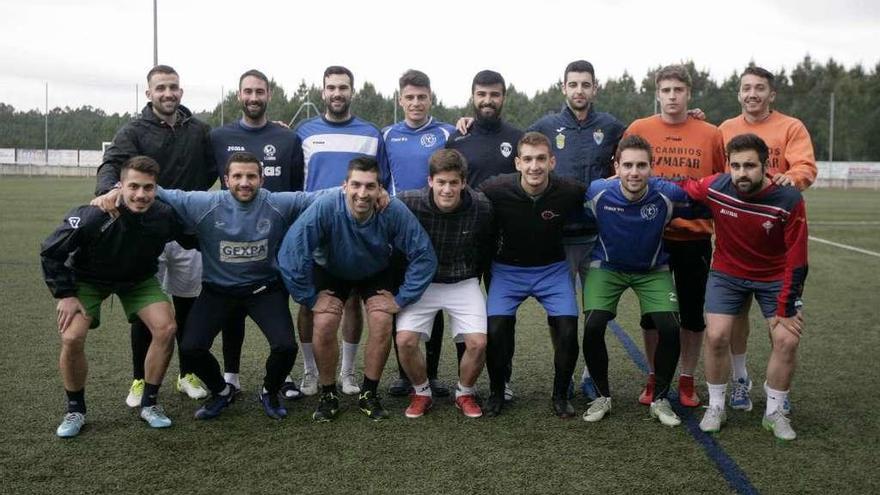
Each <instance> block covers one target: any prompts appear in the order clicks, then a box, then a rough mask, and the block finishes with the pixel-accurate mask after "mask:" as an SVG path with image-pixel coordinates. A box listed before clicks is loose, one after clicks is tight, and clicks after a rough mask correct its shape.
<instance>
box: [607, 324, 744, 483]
mask: <svg viewBox="0 0 880 495" xmlns="http://www.w3.org/2000/svg"><path fill="white" fill-rule="evenodd" d="M608 327H609V328H611V331H613V332H614V335H615V336H616V337H617V340H619V341H620V343H621V344H623V348H624V349H625V350H626V353H627V354H629V357H630V359H632V360H633V362H634V363H636V366H638V367H639V369H641V370H642V372H644V373H646V374H647V373H648V362H647V360H645V355H644V354H642V351H641V350H640V349H639V347H638V346H637V345H636V343H635V342H633V340H632V339H631V338H629V335H627V333H626V332H625V331H624V330H623V328H621V326H620V325H619V324H618V323H617V321H616V320H612V321H611V322H609V323H608ZM669 398H670V399H672V400H670V403H671V404H672V407H673V409H675V412H676V414H678V415H679V417H681V419H682V420H683V421H684V424H685V428H687V431H688V433H690V434H691V436H692V437H694V440H696V441H697V443H699V444H700V446H702V447H703V450H705V451H706V455H707V456H708V457H709V459H711V460H712V462H714V463H715V466H717V467H718V470H719V471H720V472H721V475H722V476H724V479H725V480H727V484H728V485H730V487H731V488H733V490H735V491H736V493H742V494H757V493H759V492H758V489H757V488H755V487H754V485H752V482H751V481H749V478H748V476H746V473H745V472H743V470H742V469H740V467H739V466H737V464H736V462H735V461H734V460H733V459H731V458H730V456H729V455H727V452H725V451H724V449H723V448H722V447H721V446H720V445H718V442H716V441H715V439H714V438H712V436H710V435H707V434H705V433H703V431H702V430H700V422H699V420H698V419H697V417H696V416H695V415H694V414H693V413H692V412H691V409H690V408H687V407H682V406H681V404H679V403H678V396H677V394H676V393H675V392H670V394H669Z"/></svg>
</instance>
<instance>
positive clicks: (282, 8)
mask: <svg viewBox="0 0 880 495" xmlns="http://www.w3.org/2000/svg"><path fill="white" fill-rule="evenodd" d="M152 4H153V2H152V0H78V1H74V0H71V1H62V0H55V1H49V0H0V67H2V69H0V102H3V103H7V104H12V105H13V106H14V107H16V108H17V109H32V108H39V109H42V108H43V105H44V84H45V83H46V82H48V84H49V106H50V108H54V107H64V106H70V107H77V106H81V105H91V106H94V107H99V108H103V109H105V110H107V111H110V112H124V111H131V110H133V109H134V108H135V104H136V103H137V104H138V105H140V106H142V105H143V104H144V96H143V89H144V84H145V80H144V76H145V75H146V72H147V70H149V68H150V67H151V66H152V60H153V31H152V30H153V23H152ZM158 5H159V62H160V63H165V64H169V65H172V66H174V67H175V68H176V69H177V71H178V72H179V73H180V75H181V85H182V86H183V88H184V91H185V93H184V96H183V103H184V104H185V105H187V106H189V107H190V108H191V109H193V110H196V111H199V110H203V109H208V108H213V106H214V105H215V104H216V103H217V101H218V100H219V99H220V95H221V90H222V88H225V89H227V90H229V89H234V88H236V85H237V83H238V76H239V75H240V74H241V73H242V72H244V71H245V70H247V69H251V68H257V69H260V70H262V71H264V72H266V73H267V74H268V75H269V76H270V77H272V78H274V79H275V80H276V81H277V82H278V83H279V84H281V85H282V86H283V87H284V88H285V89H286V90H287V91H289V92H292V91H294V90H295V89H296V86H297V85H298V84H299V82H300V81H301V80H303V79H304V80H305V81H306V82H307V83H315V84H320V82H321V74H322V72H323V70H324V68H325V67H326V66H327V65H335V64H340V65H345V66H348V67H349V68H350V69H352V71H353V72H354V74H355V86H356V87H360V86H361V85H362V84H363V82H364V81H365V80H367V81H370V82H372V83H373V84H375V85H376V86H377V88H378V90H379V91H380V92H381V93H383V94H390V93H392V92H393V91H394V89H395V88H396V83H397V78H398V77H399V76H400V74H401V73H402V72H403V71H404V70H406V69H408V68H416V69H420V70H423V71H425V72H427V73H428V75H429V76H430V77H431V81H432V86H433V89H434V92H435V93H436V94H437V95H438V97H439V98H440V99H441V100H442V101H443V102H444V103H446V104H448V105H460V104H463V103H465V102H466V101H467V98H468V96H469V90H470V80H471V78H472V77H473V75H474V74H475V73H476V72H477V71H479V70H481V69H485V68H492V69H495V70H498V71H499V72H501V73H502V74H503V75H504V77H505V78H506V79H507V81H508V83H509V84H513V85H515V86H516V87H517V88H518V89H520V90H524V91H526V92H527V93H529V94H533V93H534V92H535V91H538V90H541V89H545V88H547V87H548V86H550V85H551V84H553V83H554V82H555V81H556V80H558V79H559V78H560V77H561V72H562V70H563V69H564V67H565V65H566V64H567V63H568V62H570V61H572V60H576V59H586V60H589V61H591V62H593V64H594V65H595V67H596V71H597V77H598V79H599V80H600V83H601V80H602V79H603V78H608V77H619V76H620V75H621V74H623V72H624V71H628V72H629V73H630V74H632V75H633V76H634V77H636V80H637V81H638V80H640V79H641V77H643V76H644V75H645V73H646V71H647V70H648V69H649V68H652V67H656V66H657V65H660V64H664V65H665V64H670V63H675V62H679V61H683V60H688V59H692V60H694V62H695V63H696V64H697V67H700V68H704V69H708V70H709V71H710V73H711V74H712V76H713V78H715V79H716V80H721V79H723V78H725V77H727V76H728V75H729V74H731V73H732V72H733V71H739V70H741V69H742V68H743V67H744V66H745V65H747V64H748V62H749V61H750V60H755V62H756V63H758V64H759V65H762V66H764V67H766V68H768V69H771V70H774V71H775V70H778V69H779V68H781V67H785V68H787V69H789V70H791V69H792V68H793V67H794V66H795V65H796V64H797V63H798V62H799V61H801V60H802V59H803V57H804V55H806V54H807V53H809V54H810V55H811V56H813V58H814V59H816V60H819V61H822V62H824V61H826V60H827V59H828V58H829V57H833V58H834V59H835V60H837V61H838V62H841V63H843V64H844V65H846V66H847V67H851V66H853V65H855V64H857V63H862V64H863V65H864V66H865V68H866V69H867V70H873V69H874V67H875V66H876V64H877V63H878V62H880V50H878V48H877V47H878V46H880V41H878V35H880V2H878V1H876V0H835V1H817V0H737V1H731V0H721V1H714V2H713V1H691V0H678V1H674V2H656V1H650V0H621V1H593V0H576V1H562V0H538V1H532V2H522V3H520V2H511V1H485V2H484V1H474V0H471V1H457V0H445V1H435V2H430V3H427V2H426V3H422V2H417V1H402V0H394V1H383V0H376V1H366V0H360V1H357V0H330V1H317V2H316V1H305V2H297V1H286V2H282V1H268V0H248V1H239V2H235V1H231V0H213V1H208V0H158ZM872 47H873V48H872ZM136 85H139V86H138V87H137V92H138V93H139V96H138V95H136ZM600 98H601V97H600Z"/></svg>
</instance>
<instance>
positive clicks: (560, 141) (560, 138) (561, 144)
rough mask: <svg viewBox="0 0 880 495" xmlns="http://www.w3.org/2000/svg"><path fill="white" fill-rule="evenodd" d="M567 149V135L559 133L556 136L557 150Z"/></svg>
mask: <svg viewBox="0 0 880 495" xmlns="http://www.w3.org/2000/svg"><path fill="white" fill-rule="evenodd" d="M562 148H565V134H563V133H561V132H560V133H559V134H557V135H556V149H558V150H561V149H562Z"/></svg>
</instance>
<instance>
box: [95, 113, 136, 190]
mask: <svg viewBox="0 0 880 495" xmlns="http://www.w3.org/2000/svg"><path fill="white" fill-rule="evenodd" d="M139 154H140V153H139V151H138V143H137V138H136V133H135V132H134V130H133V129H132V127H131V125H130V124H129V125H124V126H122V128H121V129H119V131H118V132H117V133H116V136H114V137H113V143H112V144H110V147H109V148H107V151H105V152H104V158H103V160H102V161H101V166H100V167H98V173H97V177H98V179H97V185H96V186H95V196H100V195H102V194H104V193H106V192H107V191H109V190H111V189H113V187H114V186H116V183H117V182H119V172H120V170H122V164H123V163H125V160H128V159H129V158H131V157H133V156H137V155H139Z"/></svg>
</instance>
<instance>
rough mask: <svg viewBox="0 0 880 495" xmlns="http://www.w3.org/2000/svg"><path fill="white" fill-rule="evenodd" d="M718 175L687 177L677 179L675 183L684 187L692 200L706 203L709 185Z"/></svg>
mask: <svg viewBox="0 0 880 495" xmlns="http://www.w3.org/2000/svg"><path fill="white" fill-rule="evenodd" d="M716 177H718V174H715V175H710V176H709V177H703V178H702V179H699V180H696V179H688V178H685V179H682V180H680V181H675V184H676V185H677V186H679V187H681V188H682V189H684V192H686V193H687V195H688V196H689V197H690V198H691V199H692V200H694V201H697V202H699V203H704V204H705V202H706V198H707V197H708V193H709V185H710V184H712V181H714V180H715V178H716Z"/></svg>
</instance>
